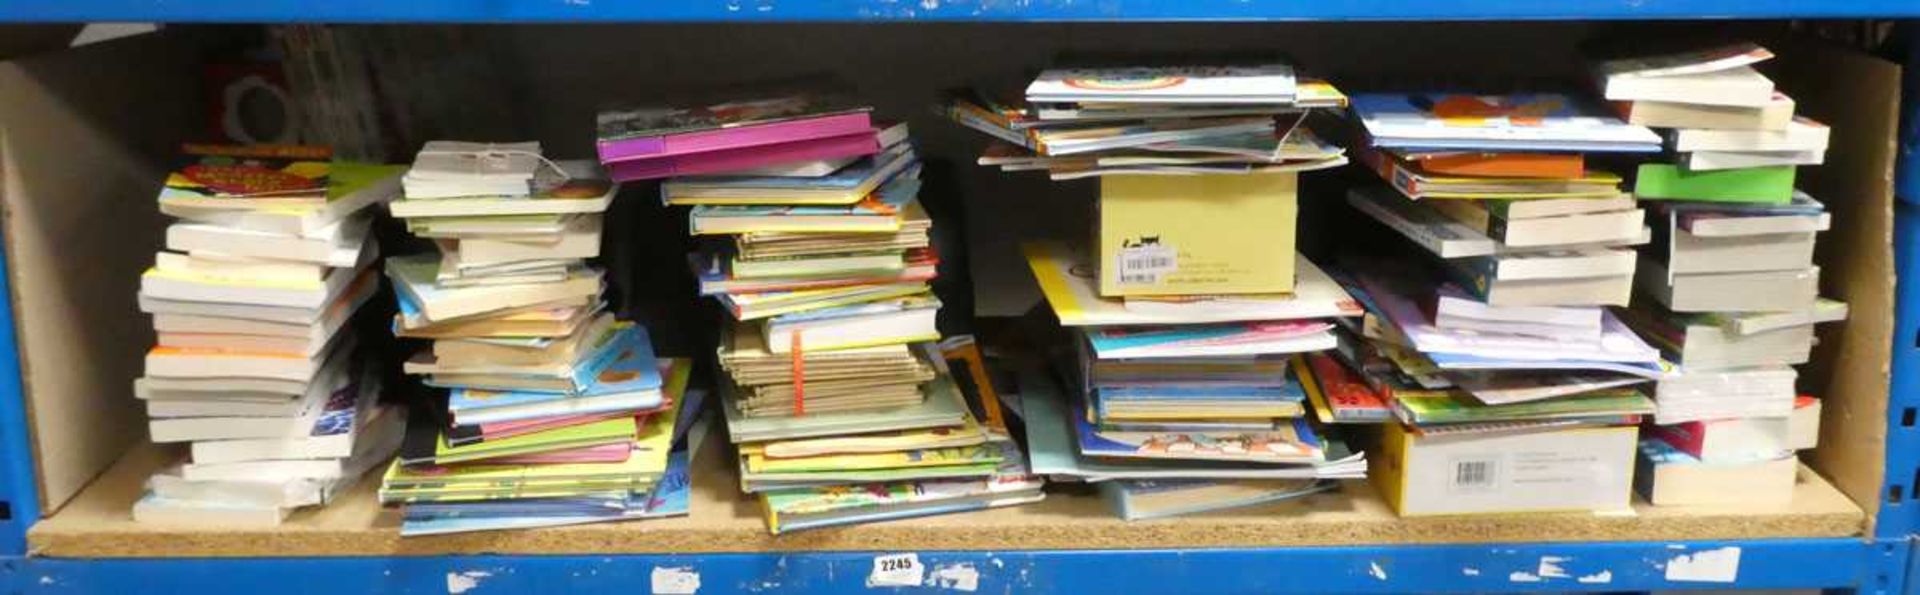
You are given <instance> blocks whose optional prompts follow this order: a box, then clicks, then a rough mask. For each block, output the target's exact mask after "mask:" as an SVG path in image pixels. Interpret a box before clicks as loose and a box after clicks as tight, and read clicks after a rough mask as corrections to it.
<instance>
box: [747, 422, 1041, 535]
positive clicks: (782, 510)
mask: <svg viewBox="0 0 1920 595" xmlns="http://www.w3.org/2000/svg"><path fill="white" fill-rule="evenodd" d="M986 447H991V448H994V449H997V450H999V451H1000V452H1001V453H1002V455H1001V461H1000V463H999V465H998V467H996V468H995V469H994V470H993V472H992V475H990V476H988V477H987V478H985V479H959V480H920V481H911V482H891V483H871V484H864V485H851V486H833V487H824V488H807V489H789V490H774V491H769V492H765V493H762V494H761V496H760V503H761V506H762V508H763V510H764V511H765V513H766V522H767V530H768V531H769V532H771V533H774V534H776V535H777V534H780V533H783V532H791V531H798V530H802V529H810V528H815V527H827V526H833V525H841V524H847V523H854V522H866V521H870V520H879V519H889V518H907V517H913V516H924V515H928V514H942V513H946V512H957V511H964V510H979V509H981V508H991V507H997V506H1007V505H1013V504H1025V503H1028V502H1034V501H1038V500H1039V499H1040V498H1042V497H1044V496H1043V494H1042V493H1041V491H1040V489H1041V487H1042V486H1044V485H1045V484H1046V481H1045V480H1043V479H1041V478H1040V477H1038V476H1035V475H1032V474H1030V473H1029V471H1028V467H1027V462H1026V457H1025V456H1024V455H1023V454H1022V453H1021V452H1020V447H1019V445H1018V444H1016V443H1015V442H1014V441H1013V440H1012V439H1009V438H1005V437H1001V438H999V439H997V440H994V441H992V442H989V443H988V445H987V446H986ZM986 447H982V448H986Z"/></svg>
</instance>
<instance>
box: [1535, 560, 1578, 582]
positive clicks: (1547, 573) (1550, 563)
mask: <svg viewBox="0 0 1920 595" xmlns="http://www.w3.org/2000/svg"><path fill="white" fill-rule="evenodd" d="M1572 559H1573V558H1568V557H1565V556H1541V557H1540V569H1539V570H1538V571H1536V572H1537V574H1539V576H1540V578H1541V579H1542V580H1545V579H1550V578H1571V577H1569V576H1567V569H1565V568H1561V567H1560V563H1561V562H1566V561H1568V560H1572Z"/></svg>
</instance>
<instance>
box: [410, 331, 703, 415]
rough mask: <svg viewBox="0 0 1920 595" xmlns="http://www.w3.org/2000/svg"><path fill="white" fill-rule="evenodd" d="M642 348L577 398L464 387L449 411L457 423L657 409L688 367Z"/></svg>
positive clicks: (617, 359) (629, 350) (623, 354)
mask: <svg viewBox="0 0 1920 595" xmlns="http://www.w3.org/2000/svg"><path fill="white" fill-rule="evenodd" d="M641 345H643V343H640V342H630V343H627V344H626V346H625V347H623V348H621V349H620V352H619V353H618V354H617V355H615V356H614V358H613V361H612V362H611V363H609V364H608V365H607V367H606V368H605V369H602V370H600V372H599V373H598V374H595V375H594V378H593V380H592V382H591V383H590V384H588V385H587V387H586V388H585V389H583V390H581V391H580V394H579V395H568V394H566V393H550V392H533V391H491V390H486V389H478V388H466V387H462V388H455V389H454V390H453V393H452V395H451V396H449V397H448V399H447V409H448V410H449V411H450V412H451V413H452V414H453V418H454V422H455V423H457V424H460V425H485V424H496V423H502V422H510V421H520V420H525V419H533V418H546V417H554V416H562V415H565V416H572V415H593V414H598V413H608V412H613V411H646V410H651V409H656V408H659V407H660V406H661V405H662V404H663V403H665V401H666V399H667V398H668V395H671V394H673V393H675V392H677V391H675V390H673V388H674V386H684V384H685V383H686V379H685V376H686V375H687V373H688V370H689V369H690V368H691V367H692V366H691V365H690V364H688V363H687V362H686V360H675V359H669V360H664V361H657V362H656V361H655V360H654V358H653V349H652V348H651V347H641ZM663 372H664V374H663ZM662 376H668V377H671V378H673V385H674V386H665V387H663V386H662V383H661V377H662Z"/></svg>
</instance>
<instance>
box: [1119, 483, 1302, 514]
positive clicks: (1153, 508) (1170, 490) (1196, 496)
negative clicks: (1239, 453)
mask: <svg viewBox="0 0 1920 595" xmlns="http://www.w3.org/2000/svg"><path fill="white" fill-rule="evenodd" d="M1099 486H1100V496H1101V497H1102V498H1103V499H1105V500H1106V501H1107V506H1109V507H1111V508H1112V509H1113V513H1114V514H1115V515H1118V516H1119V517H1120V518H1123V519H1126V520H1129V521H1138V520H1146V519H1159V518H1167V517H1175V516H1181V515H1188V514H1198V513H1203V512H1211V511H1216V510H1229V509H1234V508H1245V507H1249V506H1258V505H1261V504H1268V503H1273V502H1280V501H1283V500H1291V499H1294V498H1299V497H1302V496H1307V495H1310V494H1318V493H1320V492H1325V491H1329V490H1332V489H1334V488H1336V487H1338V486H1339V484H1337V483H1335V482H1333V481H1328V480H1287V479H1282V480H1274V479H1242V480H1211V479H1116V480H1112V481H1103V482H1100V484H1099Z"/></svg>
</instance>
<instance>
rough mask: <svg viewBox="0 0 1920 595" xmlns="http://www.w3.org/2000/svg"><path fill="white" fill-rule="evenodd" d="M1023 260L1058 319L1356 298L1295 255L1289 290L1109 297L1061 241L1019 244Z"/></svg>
mask: <svg viewBox="0 0 1920 595" xmlns="http://www.w3.org/2000/svg"><path fill="white" fill-rule="evenodd" d="M1022 251H1023V252H1025V254H1026V257H1027V265H1028V267H1030V268H1031V269H1032V270H1033V276H1034V278H1035V279H1036V280H1037V281H1038V282H1039V284H1040V292H1041V293H1042V294H1044V295H1045V296H1046V298H1047V305H1048V306H1050V307H1052V308H1053V313H1054V315H1055V316H1057V317H1059V319H1060V324H1062V325H1065V326H1102V325H1116V324H1201V323H1212V322H1238V321H1249V320H1298V319H1303V318H1327V317H1333V316H1359V315H1360V304H1359V303H1358V302H1355V301H1354V300H1353V298H1352V297H1350V296H1348V295H1347V292H1346V291H1345V290H1343V289H1341V288H1340V285H1339V284H1338V283H1334V281H1333V279H1332V278H1331V277H1328V276H1327V274H1326V273H1325V272H1324V271H1321V270H1320V268H1319V267H1317V266H1314V264H1313V263H1312V262H1310V261H1308V260H1307V258H1306V257H1305V256H1300V255H1297V254H1296V255H1295V256H1294V259H1295V260H1294V271H1295V279H1294V286H1293V293H1291V294H1288V295H1233V296H1170V297H1161V298H1155V299H1138V298H1127V299H1113V298H1106V297H1102V296H1101V295H1100V290H1099V276H1098V275H1097V274H1096V273H1095V272H1094V267H1093V265H1092V263H1091V260H1092V258H1090V256H1089V255H1088V254H1087V253H1086V252H1084V251H1076V250H1075V249H1073V248H1071V247H1068V246H1067V245H1064V244H1057V243H1038V244H1028V245H1026V246H1024V247H1023V249H1022Z"/></svg>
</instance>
